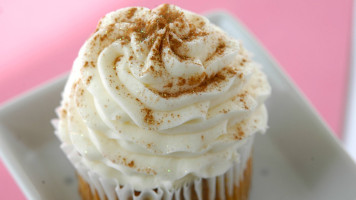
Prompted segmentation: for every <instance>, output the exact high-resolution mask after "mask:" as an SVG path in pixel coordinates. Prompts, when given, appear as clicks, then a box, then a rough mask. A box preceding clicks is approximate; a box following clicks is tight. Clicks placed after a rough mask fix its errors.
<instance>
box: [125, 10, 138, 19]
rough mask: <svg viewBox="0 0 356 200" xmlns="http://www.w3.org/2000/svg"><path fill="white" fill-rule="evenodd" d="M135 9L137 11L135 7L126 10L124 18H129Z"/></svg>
mask: <svg viewBox="0 0 356 200" xmlns="http://www.w3.org/2000/svg"><path fill="white" fill-rule="evenodd" d="M136 11H137V8H130V9H129V10H128V11H127V15H126V18H127V19H131V18H132V16H134V15H135V13H136Z"/></svg>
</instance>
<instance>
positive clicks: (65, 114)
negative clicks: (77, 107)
mask: <svg viewBox="0 0 356 200" xmlns="http://www.w3.org/2000/svg"><path fill="white" fill-rule="evenodd" d="M66 116H67V110H66V109H64V108H63V109H61V118H65V117H66Z"/></svg>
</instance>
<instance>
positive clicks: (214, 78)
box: [151, 68, 226, 98]
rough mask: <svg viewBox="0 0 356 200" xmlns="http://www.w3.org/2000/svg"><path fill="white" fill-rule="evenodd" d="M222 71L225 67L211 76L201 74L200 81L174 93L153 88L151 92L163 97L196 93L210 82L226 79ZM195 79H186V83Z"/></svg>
mask: <svg viewBox="0 0 356 200" xmlns="http://www.w3.org/2000/svg"><path fill="white" fill-rule="evenodd" d="M224 71H226V69H225V68H224V69H223V70H222V71H220V72H218V73H217V74H215V75H214V76H212V77H207V76H206V75H205V74H202V76H205V77H204V80H202V81H201V83H200V84H199V85H198V86H197V87H194V88H191V89H188V90H184V91H179V92H176V93H168V92H159V91H155V90H151V91H153V92H155V93H156V94H158V95H160V96H161V97H163V98H172V97H178V96H181V95H184V94H189V93H196V92H202V91H204V90H206V88H207V87H208V86H209V85H210V84H216V85H218V84H219V83H220V82H221V81H224V80H225V79H226V76H225V75H224ZM179 80H185V79H183V78H182V79H179ZM194 80H195V79H188V83H189V84H193V83H194Z"/></svg>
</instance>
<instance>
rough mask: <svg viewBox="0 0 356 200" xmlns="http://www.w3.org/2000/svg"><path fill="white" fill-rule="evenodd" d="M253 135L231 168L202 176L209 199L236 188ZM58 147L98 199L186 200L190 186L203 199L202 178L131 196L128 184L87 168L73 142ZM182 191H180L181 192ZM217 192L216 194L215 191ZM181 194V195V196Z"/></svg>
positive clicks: (222, 197) (245, 162) (131, 190)
mask: <svg viewBox="0 0 356 200" xmlns="http://www.w3.org/2000/svg"><path fill="white" fill-rule="evenodd" d="M253 139H254V138H253V136H252V137H249V138H247V142H246V144H245V145H244V146H243V147H241V148H239V149H238V154H239V155H240V159H239V162H238V163H235V164H234V165H233V167H232V168H231V169H230V170H228V171H227V172H225V173H224V174H222V175H220V176H218V177H212V178H207V179H205V180H206V181H207V183H208V191H209V199H215V197H217V196H219V198H220V199H225V189H222V188H227V189H228V194H229V196H232V195H233V189H234V186H236V187H238V186H239V183H240V179H241V178H242V177H243V172H244V170H245V167H246V164H247V161H248V159H249V157H250V154H251V149H252V144H253ZM61 148H62V149H63V151H64V152H65V153H66V155H67V157H68V158H69V160H70V161H71V162H72V164H73V165H74V166H75V168H76V169H77V172H78V174H79V175H80V176H81V177H82V178H83V179H84V180H85V181H86V182H87V183H88V184H89V185H90V188H91V192H92V194H95V191H96V192H97V193H98V195H99V197H100V199H105V196H106V198H107V199H108V200H117V199H120V200H125V199H129V198H133V199H134V200H143V199H147V198H148V199H157V200H158V199H163V200H170V199H172V198H173V196H174V197H175V200H183V199H184V200H187V199H190V196H191V192H192V187H193V188H194V190H195V192H196V194H197V197H198V199H199V200H203V194H202V192H203V191H202V187H203V179H202V178H199V179H196V180H194V181H193V182H190V183H186V184H185V185H184V186H183V187H181V188H179V189H177V190H173V189H167V188H164V187H162V188H157V190H156V191H154V190H153V189H147V190H143V191H140V194H139V195H138V196H135V191H134V189H133V188H132V187H131V186H130V185H120V184H119V182H118V181H117V180H114V179H111V178H105V177H100V175H98V174H97V173H96V172H94V171H91V170H90V169H88V168H87V167H86V166H85V165H84V164H83V163H81V157H80V155H79V153H78V152H77V151H76V150H75V149H74V147H73V145H71V144H66V143H63V144H62V145H61ZM216 180H218V181H217V182H218V184H219V188H220V190H219V191H216ZM181 190H183V192H181ZM217 192H218V194H216V193H217ZM182 194H183V195H182Z"/></svg>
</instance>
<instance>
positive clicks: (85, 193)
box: [78, 157, 252, 200]
mask: <svg viewBox="0 0 356 200" xmlns="http://www.w3.org/2000/svg"><path fill="white" fill-rule="evenodd" d="M251 175H252V158H251V157H250V158H249V160H248V161H247V165H246V168H245V170H244V173H243V177H242V178H241V180H240V184H239V186H234V191H233V194H232V195H228V190H227V188H226V187H225V188H224V189H223V190H225V196H226V197H227V198H226V200H247V199H248V196H249V190H250V185H251ZM78 177H79V193H80V195H81V197H82V200H108V199H107V197H105V198H104V199H100V197H99V195H98V193H97V192H95V194H94V193H92V192H91V189H90V186H89V184H88V183H87V182H86V181H85V180H84V179H83V178H82V177H80V176H78ZM216 183H217V184H216V191H217V192H216V194H219V191H220V190H221V189H222V188H219V184H218V179H216ZM191 188H192V192H191V194H192V195H191V198H190V199H189V200H198V197H197V195H196V193H195V191H194V190H193V187H191ZM202 189H203V192H202V194H203V199H204V200H205V199H209V197H208V195H209V191H207V190H208V185H207V181H206V180H205V179H203V188H202ZM135 193H136V194H135V195H139V194H140V192H135ZM132 199H133V197H131V198H129V199H127V200H132ZM174 199H175V198H174V197H173V200H174ZM181 199H183V198H181ZM215 199H216V200H223V199H220V198H219V197H218V195H217V196H216V197H215ZM117 200H119V199H118V198H117ZM121 200H126V199H121ZM147 200H148V199H147ZM152 200H153V199H152ZM186 200H187V199H186Z"/></svg>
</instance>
